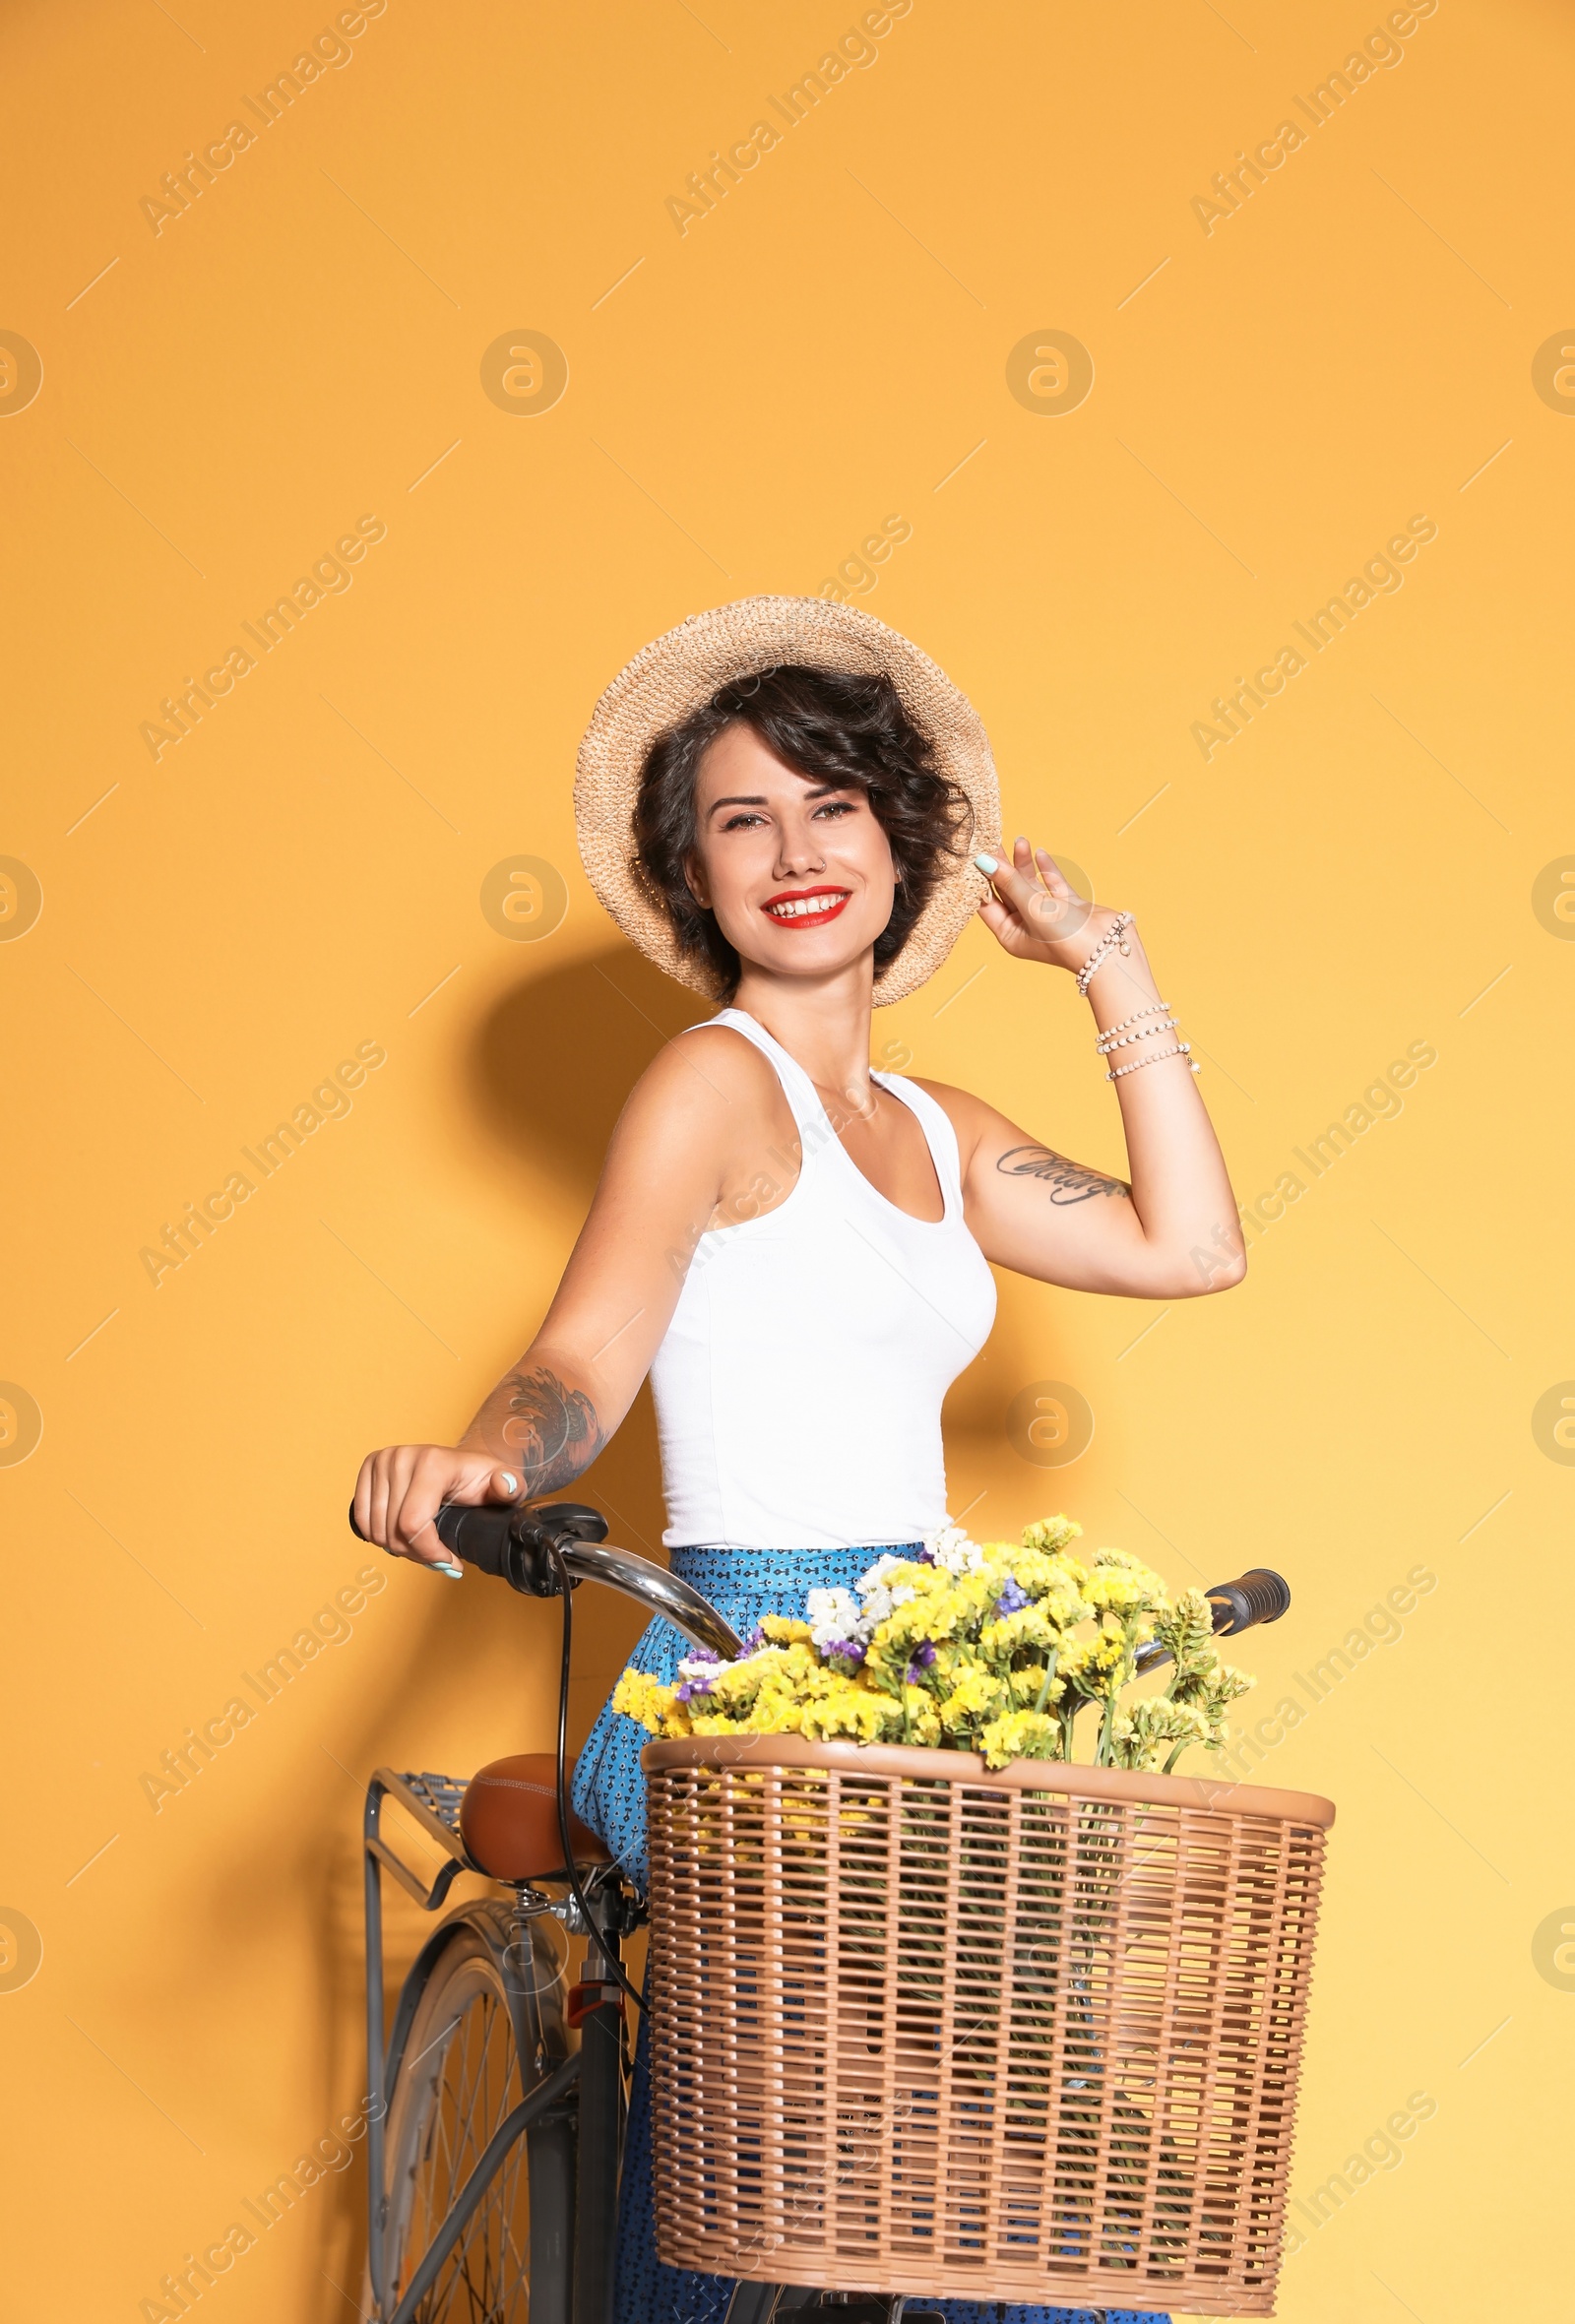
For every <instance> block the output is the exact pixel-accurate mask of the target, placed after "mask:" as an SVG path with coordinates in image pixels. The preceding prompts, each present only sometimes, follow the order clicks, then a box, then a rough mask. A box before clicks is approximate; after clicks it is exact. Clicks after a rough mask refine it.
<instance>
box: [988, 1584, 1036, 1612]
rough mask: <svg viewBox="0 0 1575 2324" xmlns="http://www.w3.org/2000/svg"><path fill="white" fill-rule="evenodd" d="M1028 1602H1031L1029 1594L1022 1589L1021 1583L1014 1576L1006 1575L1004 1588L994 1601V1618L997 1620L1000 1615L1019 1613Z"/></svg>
mask: <svg viewBox="0 0 1575 2324" xmlns="http://www.w3.org/2000/svg"><path fill="white" fill-rule="evenodd" d="M1030 1602H1031V1601H1030V1598H1029V1594H1028V1592H1027V1591H1026V1590H1025V1589H1024V1588H1023V1587H1022V1585H1021V1583H1020V1582H1019V1581H1018V1579H1017V1576H1016V1575H1015V1574H1008V1575H1007V1577H1006V1586H1005V1588H1004V1589H1003V1590H1002V1592H1001V1595H1000V1597H999V1598H997V1600H996V1601H995V1612H996V1616H997V1618H999V1616H1001V1615H1002V1614H1016V1613H1021V1612H1022V1610H1023V1608H1024V1606H1026V1605H1028V1604H1029V1603H1030Z"/></svg>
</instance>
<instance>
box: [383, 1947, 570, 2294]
mask: <svg viewBox="0 0 1575 2324" xmlns="http://www.w3.org/2000/svg"><path fill="white" fill-rule="evenodd" d="M450 1989H452V1990H454V1994H455V1999H454V2006H453V2014H452V2016H451V2018H450V2020H449V2023H448V2024H447V2026H446V2027H445V2028H444V2029H443V2031H442V2032H440V2033H439V2034H437V2035H436V2036H433V2035H431V2034H430V2033H429V2032H428V2033H427V2035H426V2041H425V2051H424V2054H423V2052H422V2051H421V2050H420V2049H419V2048H417V2049H416V2050H415V2052H414V2053H413V2061H412V2062H413V2065H414V2067H415V2069H416V2070H415V2072H414V2074H413V2076H412V2079H411V2082H410V2084H409V2085H408V2090H409V2092H410V2099H409V2103H410V2104H415V2105H418V2106H419V2107H420V2109H421V2115H422V2118H421V2119H420V2120H419V2121H416V2120H414V2119H413V2118H412V2119H411V2120H410V2124H409V2127H408V2129H407V2131H406V2133H405V2135H404V2141H403V2145H402V2146H401V2148H400V2149H399V2151H395V2150H394V2149H391V2158H390V2159H391V2187H393V2188H394V2190H395V2194H396V2200H397V2201H399V2200H401V2198H402V2197H403V2208H404V2219H403V2221H402V2222H401V2224H400V2228H399V2230H398V2232H397V2234H396V2236H395V2237H394V2239H393V2241H392V2244H391V2248H392V2249H394V2250H395V2251H397V2252H398V2255H399V2258H398V2270H397V2273H398V2280H399V2284H400V2286H401V2287H402V2288H403V2287H407V2286H409V2284H410V2281H411V2279H412V2278H413V2276H414V2274H415V2271H416V2268H417V2267H418V2266H419V2264H420V2260H421V2257H422V2255H423V2253H424V2252H425V2251H426V2250H427V2248H428V2247H429V2245H430V2243H431V2239H432V2236H433V2235H434V2234H435V2233H436V2232H437V2230H438V2229H439V2228H440V2227H441V2225H442V2223H443V2221H444V2220H445V2219H446V2218H447V2217H448V2215H449V2213H450V2211H451V2210H452V2208H453V2205H454V2202H455V2200H456V2198H457V2197H458V2195H459V2194H460V2192H461V2190H462V2188H463V2187H464V2186H465V2184H466V2182H467V2180H468V2179H469V2178H470V2177H471V2175H472V2173H473V2170H474V2169H475V2167H476V2165H477V2164H478V2163H479V2161H480V2159H481V2156H482V2155H483V2154H484V2153H485V2152H486V2149H487V2147H488V2146H489V2144H490V2143H491V2141H492V2139H493V2138H494V2137H495V2136H496V2134H497V2132H498V2130H499V2128H500V2127H501V2125H502V2124H503V2122H504V2121H505V2120H506V2119H507V2117H508V2115H509V2113H510V2111H511V2110H512V2108H513V2107H514V2105H515V2104H518V2101H519V2099H520V2097H521V2095H522V2092H523V2081H524V2077H523V2074H522V2071H521V2066H520V2061H519V2058H518V2055H517V2052H516V2049H515V2041H514V2024H513V2019H512V2016H511V2013H510V2010H509V2007H508V2003H507V2000H506V1998H505V1995H504V1993H503V1991H502V1989H501V1987H500V1986H499V1984H498V1982H497V1981H496V1973H495V1972H494V1970H493V1968H492V1964H491V1961H490V1959H488V1958H485V1957H483V1956H481V1955H480V1954H479V1953H477V1952H469V1953H466V1954H464V1955H463V1956H462V1957H461V1958H460V1960H459V1961H458V1962H457V1963H456V1964H455V1966H454V1968H453V1969H452V1970H451V1973H450ZM439 2006H442V2004H441V2000H439ZM436 2022H438V2021H437V2019H436V2017H435V2015H434V2016H431V2017H428V2018H427V2019H426V2021H425V2024H426V2027H427V2028H428V2029H429V2028H430V2027H431V2026H432V2025H433V2024H434V2023H436ZM531 2079H532V2080H533V2081H534V2080H535V2073H534V2071H533V2073H532V2076H531ZM529 2207H530V2170H529V2160H528V2141H527V2139H526V2138H524V2137H522V2138H520V2139H517V2140H516V2141H515V2143H514V2145H513V2146H512V2147H511V2148H510V2150H509V2152H508V2154H507V2155H506V2156H505V2157H504V2159H503V2162H502V2164H501V2166H500V2167H499V2169H498V2171H497V2173H496V2175H495V2176H494V2178H493V2180H492V2182H491V2184H490V2185H489V2186H488V2187H487V2188H486V2189H485V2190H484V2192H483V2193H482V2195H481V2198H480V2200H479V2201H478V2203H477V2204H476V2207H475V2209H474V2211H473V2213H472V2214H471V2217H470V2219H469V2220H468V2221H467V2222H466V2225H465V2227H464V2229H463V2230H461V2232H460V2235H459V2237H458V2238H457V2240H456V2242H455V2245H454V2247H453V2249H452V2250H451V2251H450V2253H449V2255H448V2257H447V2259H446V2260H445V2262H444V2264H443V2267H442V2268H441V2269H440V2270H439V2273H438V2279H437V2282H436V2283H435V2284H434V2285H433V2287H432V2290H431V2292H430V2293H428V2295H427V2297H426V2299H425V2300H424V2301H423V2302H422V2307H421V2324H529V2317H530V2282H529V2255H530V2233H529V2218H530V2208H529Z"/></svg>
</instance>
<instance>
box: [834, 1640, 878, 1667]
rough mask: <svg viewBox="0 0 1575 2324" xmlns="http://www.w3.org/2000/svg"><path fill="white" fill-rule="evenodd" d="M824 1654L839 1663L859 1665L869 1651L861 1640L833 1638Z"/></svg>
mask: <svg viewBox="0 0 1575 2324" xmlns="http://www.w3.org/2000/svg"><path fill="white" fill-rule="evenodd" d="M825 1652H826V1654H827V1655H828V1656H832V1655H835V1657H836V1658H837V1660H838V1661H839V1662H841V1663H861V1662H862V1661H863V1659H864V1657H865V1656H866V1655H867V1654H868V1652H869V1649H868V1647H867V1646H866V1645H865V1644H864V1642H863V1640H862V1639H861V1638H834V1639H833V1640H832V1641H831V1643H830V1645H829V1646H827V1648H826V1649H825Z"/></svg>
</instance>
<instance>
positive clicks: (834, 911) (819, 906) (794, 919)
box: [761, 887, 851, 928]
mask: <svg viewBox="0 0 1575 2324" xmlns="http://www.w3.org/2000/svg"><path fill="white" fill-rule="evenodd" d="M850 896H851V891H850V890H849V889H847V888H832V887H826V888H784V889H782V890H781V891H780V892H779V893H778V894H777V895H775V896H773V898H772V899H771V902H770V903H769V904H766V905H763V906H762V907H761V909H762V911H764V912H765V914H766V917H767V918H768V919H770V920H774V921H775V922H776V924H777V926H778V927H779V928H824V927H825V926H827V925H828V923H829V922H830V921H832V920H834V919H836V918H837V916H838V914H839V913H840V912H842V911H845V910H846V908H847V906H848V903H849V900H850ZM785 906H792V907H793V908H794V909H793V910H791V911H787V910H785V909H784V907H785Z"/></svg>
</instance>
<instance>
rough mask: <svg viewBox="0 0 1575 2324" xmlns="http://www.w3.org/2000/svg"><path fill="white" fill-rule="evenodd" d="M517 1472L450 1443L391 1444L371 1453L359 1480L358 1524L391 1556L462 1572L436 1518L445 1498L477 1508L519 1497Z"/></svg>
mask: <svg viewBox="0 0 1575 2324" xmlns="http://www.w3.org/2000/svg"><path fill="white" fill-rule="evenodd" d="M519 1498H520V1477H519V1474H518V1472H517V1471H514V1470H511V1469H500V1468H499V1466H498V1464H497V1462H496V1461H495V1460H494V1459H493V1458H492V1456H491V1454H490V1453H485V1452H477V1451H475V1450H473V1449H467V1447H465V1446H464V1445H452V1444H389V1445H385V1446H384V1447H383V1450H382V1451H381V1452H380V1453H368V1454H367V1456H366V1459H365V1460H364V1461H363V1462H362V1463H361V1473H360V1475H359V1476H358V1477H357V1478H356V1479H355V1502H354V1507H355V1523H356V1526H357V1528H358V1530H359V1531H360V1532H361V1533H362V1534H364V1535H365V1537H366V1539H367V1540H369V1541H376V1542H377V1543H378V1545H379V1547H380V1548H383V1549H386V1550H387V1551H388V1552H389V1554H390V1556H392V1557H409V1558H410V1560H411V1561H412V1562H413V1563H414V1564H416V1565H431V1566H436V1567H437V1569H438V1570H439V1572H440V1573H449V1574H453V1575H455V1576H456V1577H458V1575H459V1573H460V1571H461V1568H460V1567H459V1566H458V1565H456V1564H454V1563H453V1562H452V1560H451V1559H450V1556H449V1553H448V1551H447V1549H445V1547H444V1546H443V1543H442V1542H441V1541H440V1540H439V1539H438V1537H437V1530H436V1528H435V1527H434V1525H433V1523H432V1520H433V1519H434V1518H435V1517H436V1515H437V1513H438V1511H439V1509H441V1508H442V1506H443V1504H444V1503H445V1502H446V1501H460V1502H463V1503H464V1505H465V1506H466V1507H467V1508H476V1507H478V1506H479V1505H480V1504H481V1503H482V1502H485V1501H517V1500H518V1499H519Z"/></svg>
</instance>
